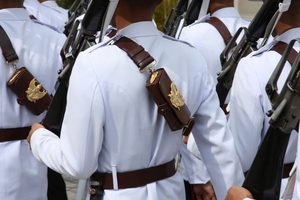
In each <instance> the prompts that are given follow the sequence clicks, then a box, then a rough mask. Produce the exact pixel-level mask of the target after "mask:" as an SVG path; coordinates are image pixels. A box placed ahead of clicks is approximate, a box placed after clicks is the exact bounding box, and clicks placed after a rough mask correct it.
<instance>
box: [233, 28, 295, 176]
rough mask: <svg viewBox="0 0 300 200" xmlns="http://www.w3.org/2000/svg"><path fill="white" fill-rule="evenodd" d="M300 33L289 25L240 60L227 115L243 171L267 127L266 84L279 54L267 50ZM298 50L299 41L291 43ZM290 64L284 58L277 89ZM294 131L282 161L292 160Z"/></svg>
mask: <svg viewBox="0 0 300 200" xmlns="http://www.w3.org/2000/svg"><path fill="white" fill-rule="evenodd" d="M297 37H300V28H295V29H290V30H288V31H286V32H285V33H283V34H282V35H281V36H279V37H277V38H275V39H274V42H272V43H269V44H268V45H266V46H264V47H263V48H261V49H260V50H258V51H257V52H253V53H251V54H249V56H247V57H245V58H243V59H241V60H240V62H239V64H238V67H237V70H236V73H235V77H234V81H233V85H232V88H231V96H230V116H229V121H228V123H229V124H228V125H229V128H230V130H231V132H232V134H233V136H234V139H235V145H236V149H237V152H238V155H239V158H240V160H241V163H242V167H243V170H244V171H247V170H249V168H250V166H251V163H252V161H253V159H254V157H255V155H256V152H257V150H258V148H259V145H260V143H261V141H262V139H263V138H264V136H265V134H266V132H267V130H268V128H269V117H268V116H267V115H266V112H268V111H269V110H271V108H272V107H271V104H270V100H269V98H268V96H267V94H266V91H265V86H266V84H267V82H268V80H269V78H270V76H271V74H272V72H273V70H274V69H275V67H276V66H277V64H278V62H279V60H280V58H281V55H280V54H279V53H277V52H275V51H269V49H271V48H272V47H273V45H274V44H276V43H277V41H283V42H285V43H289V42H290V41H291V40H292V39H295V38H297ZM294 48H295V49H296V50H297V51H298V50H299V44H298V43H296V44H295V47H294ZM290 69H291V65H290V64H289V62H286V64H285V66H284V69H283V71H282V73H281V75H280V77H279V80H278V93H279V92H280V91H281V89H282V87H283V84H284V82H285V80H286V78H287V75H288V73H289V72H290ZM297 136H298V134H297V132H296V131H293V132H292V133H291V136H290V140H289V145H288V147H287V151H286V154H285V155H286V156H285V160H284V162H285V163H292V162H294V160H295V157H296V151H297Z"/></svg>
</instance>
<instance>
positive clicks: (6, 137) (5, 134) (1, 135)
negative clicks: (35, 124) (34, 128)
mask: <svg viewBox="0 0 300 200" xmlns="http://www.w3.org/2000/svg"><path fill="white" fill-rule="evenodd" d="M30 129H31V127H22V128H8V129H0V142H7V141H13V140H25V139H26V138H27V136H28V133H29V131H30Z"/></svg>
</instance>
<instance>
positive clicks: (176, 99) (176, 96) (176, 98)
mask: <svg viewBox="0 0 300 200" xmlns="http://www.w3.org/2000/svg"><path fill="white" fill-rule="evenodd" d="M168 96H169V97H170V101H171V103H172V105H173V106H174V107H175V108H177V109H178V110H180V108H181V107H182V106H183V105H184V103H185V102H184V98H182V96H181V94H180V91H179V90H178V89H177V87H176V85H175V83H174V81H172V83H171V91H170V94H169V95H168Z"/></svg>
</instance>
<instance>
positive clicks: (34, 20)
mask: <svg viewBox="0 0 300 200" xmlns="http://www.w3.org/2000/svg"><path fill="white" fill-rule="evenodd" d="M31 20H32V21H33V22H34V23H36V24H40V25H43V26H46V27H48V28H50V29H52V30H54V31H56V32H58V33H63V32H62V31H61V30H59V29H58V28H56V27H54V26H51V25H50V24H46V23H43V22H41V21H39V20H37V19H31Z"/></svg>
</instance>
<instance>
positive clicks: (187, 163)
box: [180, 143, 210, 184]
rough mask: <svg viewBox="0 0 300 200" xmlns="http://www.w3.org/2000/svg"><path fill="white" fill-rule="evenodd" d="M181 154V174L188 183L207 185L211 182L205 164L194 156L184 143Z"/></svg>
mask: <svg viewBox="0 0 300 200" xmlns="http://www.w3.org/2000/svg"><path fill="white" fill-rule="evenodd" d="M180 153H181V156H182V159H181V162H180V173H181V174H182V175H183V178H184V179H185V180H186V181H188V182H189V183H190V184H205V183H207V182H208V181H210V177H209V174H208V172H207V169H206V166H205V164H204V162H203V161H202V160H200V159H198V158H196V157H195V156H194V155H192V154H191V153H190V152H189V151H188V150H187V148H186V145H185V144H184V143H182V147H181V149H180Z"/></svg>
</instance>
